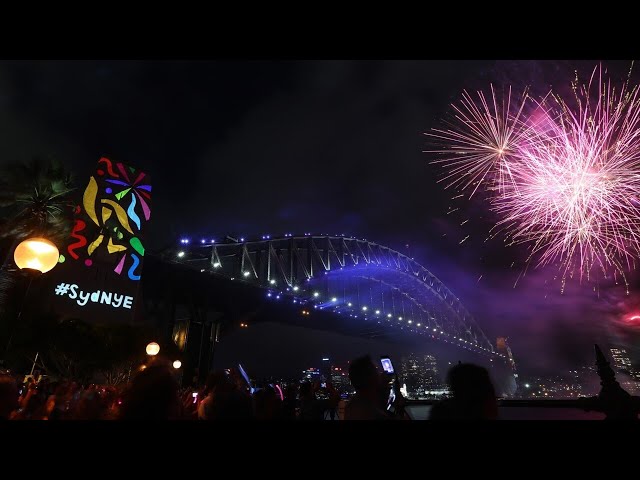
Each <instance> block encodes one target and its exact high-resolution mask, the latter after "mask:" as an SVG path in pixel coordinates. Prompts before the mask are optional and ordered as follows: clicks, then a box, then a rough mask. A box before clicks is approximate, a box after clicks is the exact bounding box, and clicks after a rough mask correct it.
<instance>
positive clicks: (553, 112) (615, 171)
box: [428, 68, 640, 285]
mask: <svg viewBox="0 0 640 480" xmlns="http://www.w3.org/2000/svg"><path fill="white" fill-rule="evenodd" d="M572 88H573V92H574V96H575V99H574V100H575V101H574V102H572V103H571V104H569V103H567V102H565V101H564V100H563V99H562V98H560V97H559V96H558V95H553V96H552V97H551V98H552V99H553V100H554V102H555V103H554V104H553V105H550V104H549V103H550V102H547V97H545V98H542V99H541V100H540V101H535V100H533V99H532V100H531V102H532V107H534V108H533V109H532V110H530V111H525V108H524V107H525V102H526V101H527V98H528V97H527V95H526V93H525V94H524V95H523V100H522V103H521V104H520V105H519V108H517V109H515V110H514V111H513V112H512V108H513V107H512V104H511V100H510V98H511V90H509V95H508V96H507V100H505V101H504V102H503V104H502V109H499V108H498V102H497V100H496V95H495V91H494V89H493V87H491V98H492V99H493V102H492V103H491V104H490V103H488V102H487V100H486V98H485V96H484V95H483V94H482V93H481V92H479V94H478V97H479V102H478V104H476V103H474V100H473V98H472V97H471V96H470V95H469V94H468V93H467V92H465V93H464V94H463V100H462V102H461V105H460V106H455V105H454V110H455V112H456V119H457V120H458V122H459V123H458V124H457V125H455V126H451V128H450V129H448V130H434V132H435V133H431V134H428V135H430V136H432V137H435V138H436V139H437V140H438V141H443V142H444V143H445V144H448V147H447V146H445V147H443V148H441V149H439V150H431V151H430V152H432V153H437V154H440V155H442V158H440V159H438V160H436V161H434V162H433V163H441V164H442V165H443V166H444V167H445V168H446V170H447V174H446V176H445V177H444V179H443V180H446V181H447V182H448V185H447V187H451V186H453V187H456V188H460V189H462V190H466V189H469V188H470V187H473V191H472V192H471V195H470V196H473V194H474V193H475V192H476V191H477V189H478V188H479V187H480V186H481V185H484V184H485V183H487V184H488V185H484V186H485V188H486V190H487V191H488V192H490V202H491V206H492V209H493V210H494V211H495V212H497V213H498V215H499V217H500V220H499V221H498V222H497V224H496V225H495V227H494V228H493V229H492V231H491V232H490V235H491V236H496V235H497V234H499V233H500V234H504V235H505V237H506V241H505V243H506V244H508V245H510V244H527V245H529V246H530V253H529V258H528V262H530V261H532V260H533V259H534V258H536V259H537V261H536V264H537V265H538V266H540V265H545V264H551V263H559V264H560V266H561V269H562V270H563V276H562V282H563V285H564V282H565V280H566V276H567V275H569V276H573V275H574V274H576V273H577V274H578V275H579V277H580V279H581V280H582V278H583V276H585V275H586V277H587V279H589V276H590V272H591V270H592V269H593V267H594V266H595V267H597V269H598V270H600V271H602V273H603V276H604V277H607V276H608V272H613V275H614V276H616V275H621V276H622V278H624V279H625V283H626V278H625V276H624V270H625V269H631V268H634V267H635V259H636V258H638V256H639V254H640V199H639V198H638V197H639V194H640V98H639V90H638V87H637V86H636V87H633V88H632V89H629V88H628V81H627V83H625V84H624V85H623V86H622V88H621V89H620V90H619V91H616V89H615V88H614V87H612V85H611V83H610V82H604V81H603V79H602V68H600V69H598V68H596V69H594V71H593V73H592V75H591V78H590V80H589V82H588V83H587V84H586V85H579V84H578V82H577V81H576V82H573V83H572ZM594 90H595V92H594ZM574 104H575V105H574Z"/></svg>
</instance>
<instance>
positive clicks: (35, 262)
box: [13, 238, 60, 273]
mask: <svg viewBox="0 0 640 480" xmlns="http://www.w3.org/2000/svg"><path fill="white" fill-rule="evenodd" d="M58 258H60V253H59V252H58V247H56V246H55V245H54V244H53V242H50V241H49V240H47V239H46V238H28V239H26V240H23V241H22V242H20V245H18V246H17V248H16V250H15V252H13V259H14V260H15V262H16V265H17V266H18V268H20V269H21V270H22V269H25V268H28V269H30V270H36V271H38V272H40V273H47V272H48V271H49V270H51V269H53V267H55V266H56V264H57V263H58Z"/></svg>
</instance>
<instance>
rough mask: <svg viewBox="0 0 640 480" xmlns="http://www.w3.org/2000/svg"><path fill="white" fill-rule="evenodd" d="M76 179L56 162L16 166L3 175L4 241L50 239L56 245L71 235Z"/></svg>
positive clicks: (0, 229)
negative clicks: (39, 235) (29, 237)
mask: <svg viewBox="0 0 640 480" xmlns="http://www.w3.org/2000/svg"><path fill="white" fill-rule="evenodd" d="M73 190H74V187H73V177H72V175H71V174H70V173H69V172H68V171H66V170H65V168H64V167H63V166H62V165H60V164H59V163H58V162H56V161H44V160H41V159H34V160H32V161H31V162H28V163H19V162H14V163H11V164H9V165H7V166H5V167H4V168H3V169H2V171H1V172H0V238H6V237H10V238H14V239H15V240H20V239H23V238H25V237H27V236H30V235H33V234H43V235H46V236H47V237H48V238H49V239H50V240H52V241H53V242H54V243H57V242H59V241H61V240H63V239H64V238H66V236H67V234H68V233H69V231H70V227H71V221H72V217H73V206H74V202H73V200H72V198H71V193H72V192H73Z"/></svg>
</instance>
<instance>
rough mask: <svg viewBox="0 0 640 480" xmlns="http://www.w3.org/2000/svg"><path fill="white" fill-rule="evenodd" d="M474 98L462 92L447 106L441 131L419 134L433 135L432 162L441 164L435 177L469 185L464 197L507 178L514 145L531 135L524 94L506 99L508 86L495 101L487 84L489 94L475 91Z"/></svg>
mask: <svg viewBox="0 0 640 480" xmlns="http://www.w3.org/2000/svg"><path fill="white" fill-rule="evenodd" d="M477 95H478V96H477V100H476V99H474V97H472V96H471V95H470V94H469V93H468V92H467V91H465V92H463V94H462V100H460V102H459V103H458V104H452V105H451V106H452V108H453V110H454V114H453V119H451V120H450V121H448V122H446V126H447V128H446V129H433V130H432V131H431V132H427V133H425V135H427V136H429V137H431V138H432V139H434V142H433V143H434V148H433V149H431V150H425V153H435V154H437V155H438V156H439V157H440V158H438V159H436V160H434V161H433V162H432V163H435V164H442V165H443V166H444V167H445V168H446V170H447V172H446V174H445V176H444V177H443V178H442V179H441V180H440V181H441V182H446V184H447V185H446V186H447V188H449V187H452V186H453V187H456V188H460V189H462V190H467V189H469V188H470V189H471V194H470V197H471V196H473V195H474V193H475V192H476V191H477V189H478V188H479V187H480V186H482V185H485V184H486V185H485V186H486V187H487V188H488V189H498V190H500V188H501V187H502V185H504V183H505V182H506V181H507V179H509V178H510V176H511V172H510V166H511V162H512V161H513V158H514V156H515V155H516V154H517V151H518V149H519V145H520V144H521V143H522V142H523V141H524V140H526V139H527V137H528V136H529V135H531V134H533V133H535V131H534V130H532V129H531V128H529V126H528V125H526V123H525V122H524V121H523V119H524V114H523V113H524V109H525V105H527V103H528V102H527V101H528V98H529V97H528V95H527V92H526V91H525V92H524V93H523V94H522V95H521V96H520V98H519V100H513V101H512V98H511V88H510V87H509V89H508V93H507V94H506V95H504V97H503V98H502V99H501V101H499V100H498V97H497V95H496V91H495V89H494V88H493V85H491V94H490V96H488V97H487V96H486V95H485V94H484V92H482V91H479V92H477Z"/></svg>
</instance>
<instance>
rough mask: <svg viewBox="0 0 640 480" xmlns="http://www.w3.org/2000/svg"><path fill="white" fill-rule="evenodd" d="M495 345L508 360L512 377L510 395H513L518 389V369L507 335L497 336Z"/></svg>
mask: <svg viewBox="0 0 640 480" xmlns="http://www.w3.org/2000/svg"><path fill="white" fill-rule="evenodd" d="M496 347H497V350H498V352H499V353H502V354H503V355H505V356H506V357H507V359H508V361H509V366H510V367H511V372H512V373H513V379H514V383H515V385H514V388H511V389H510V390H512V393H511V394H512V395H515V394H516V392H517V391H518V387H519V384H518V383H519V382H518V371H517V369H516V361H515V360H514V359H513V354H512V353H511V348H510V347H509V343H508V342H507V337H498V339H497V340H496Z"/></svg>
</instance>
